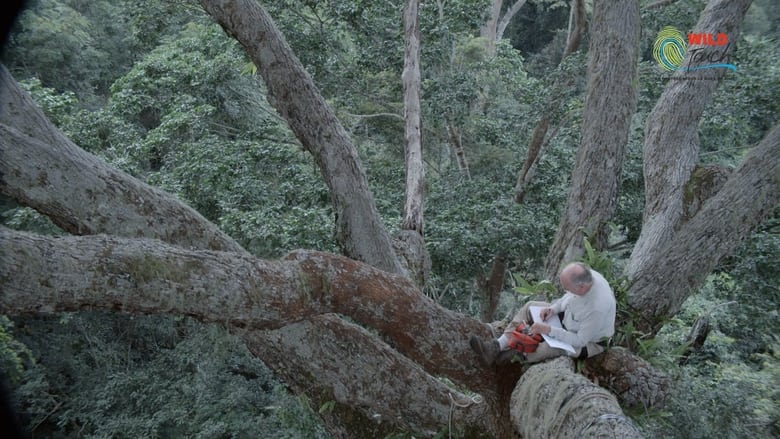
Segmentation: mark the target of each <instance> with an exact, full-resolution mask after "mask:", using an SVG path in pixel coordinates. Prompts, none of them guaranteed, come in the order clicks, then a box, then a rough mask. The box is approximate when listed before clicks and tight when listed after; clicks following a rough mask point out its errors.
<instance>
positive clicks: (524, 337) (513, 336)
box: [509, 322, 542, 353]
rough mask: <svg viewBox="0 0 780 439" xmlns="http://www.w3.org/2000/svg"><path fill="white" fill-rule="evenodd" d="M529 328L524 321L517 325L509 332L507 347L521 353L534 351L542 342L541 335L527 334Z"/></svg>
mask: <svg viewBox="0 0 780 439" xmlns="http://www.w3.org/2000/svg"><path fill="white" fill-rule="evenodd" d="M530 329H531V328H530V327H528V325H526V324H525V322H522V323H520V324H519V325H517V328H515V329H514V330H513V331H512V332H510V333H509V348H510V349H514V350H516V351H518V352H523V353H529V352H536V348H537V347H538V346H539V343H541V342H542V336H541V334H533V335H531V334H529V332H530Z"/></svg>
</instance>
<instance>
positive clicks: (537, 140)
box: [515, 114, 550, 203]
mask: <svg viewBox="0 0 780 439" xmlns="http://www.w3.org/2000/svg"><path fill="white" fill-rule="evenodd" d="M549 127H550V116H549V115H547V114H545V115H543V116H542V118H541V120H539V123H537V124H536V128H534V131H533V134H532V135H531V142H530V143H529V144H528V151H527V152H526V154H525V162H523V169H521V170H520V175H518V176H517V183H516V184H515V202H516V203H522V202H523V199H525V190H526V188H527V187H528V184H529V183H530V182H531V178H532V177H533V175H534V170H535V169H536V164H537V163H539V160H540V158H541V156H542V145H543V144H544V138H545V136H546V135H547V129H548V128H549Z"/></svg>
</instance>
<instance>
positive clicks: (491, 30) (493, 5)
mask: <svg viewBox="0 0 780 439" xmlns="http://www.w3.org/2000/svg"><path fill="white" fill-rule="evenodd" d="M503 6H504V0H493V1H491V2H490V15H489V16H488V17H489V18H488V21H487V22H486V23H485V24H484V25H482V28H481V29H480V30H479V36H481V37H482V38H484V39H485V43H486V44H487V47H486V49H487V50H488V53H495V47H496V45H495V44H494V43H495V41H496V32H497V31H498V20H499V19H500V18H501V8H502V7H503Z"/></svg>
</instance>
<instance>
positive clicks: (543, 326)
mask: <svg viewBox="0 0 780 439" xmlns="http://www.w3.org/2000/svg"><path fill="white" fill-rule="evenodd" d="M548 309H549V308H548ZM549 333H550V325H548V324H547V323H539V322H537V323H534V324H533V325H531V334H549Z"/></svg>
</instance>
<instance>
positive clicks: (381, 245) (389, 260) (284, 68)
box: [201, 0, 403, 273]
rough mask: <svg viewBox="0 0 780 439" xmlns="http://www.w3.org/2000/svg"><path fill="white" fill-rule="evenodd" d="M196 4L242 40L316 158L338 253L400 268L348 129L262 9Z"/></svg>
mask: <svg viewBox="0 0 780 439" xmlns="http://www.w3.org/2000/svg"><path fill="white" fill-rule="evenodd" d="M201 5H202V6H203V8H204V9H205V10H206V12H208V14H209V15H211V16H212V17H213V18H214V19H215V20H216V21H217V22H218V23H219V24H220V25H221V26H222V28H223V29H225V31H226V32H227V33H228V34H230V35H232V36H233V37H234V38H235V39H236V40H238V42H239V43H241V45H242V46H244V49H245V50H246V53H247V54H248V55H249V57H250V58H251V59H252V61H253V62H254V63H255V65H257V69H258V72H259V73H260V74H261V75H262V77H263V80H264V81H265V84H266V87H267V89H268V100H269V102H271V104H272V105H273V106H274V108H276V110H277V111H278V112H279V113H280V114H281V115H282V117H283V118H284V119H285V120H286V121H287V123H288V124H289V125H290V128H291V129H292V131H293V132H294V133H295V136H296V137H297V138H298V140H299V141H300V142H301V144H302V145H303V147H304V148H306V150H307V151H309V152H311V154H312V155H313V156H314V158H315V160H316V161H317V164H318V165H319V167H320V171H321V173H322V176H323V178H324V179H325V182H326V184H327V185H328V188H329V189H330V193H331V197H332V199H333V210H334V212H336V239H337V241H338V242H339V244H340V245H341V246H342V247H343V250H344V253H345V254H346V255H348V256H350V257H352V258H354V259H357V260H360V261H365V262H367V263H369V264H371V265H373V266H375V267H379V268H381V269H383V270H386V271H389V272H392V273H401V272H403V268H402V266H401V264H400V262H399V261H398V259H397V258H396V256H395V253H394V252H393V248H392V243H391V240H390V236H389V235H388V233H387V231H386V230H385V228H384V226H383V225H382V222H381V219H380V218H379V213H378V211H377V209H376V205H375V203H374V198H373V195H372V194H371V191H370V190H369V188H368V181H367V179H366V175H365V172H364V171H363V167H362V165H361V163H360V159H359V157H358V153H357V150H356V149H355V146H354V145H353V144H352V140H351V139H350V138H349V134H348V133H347V131H346V130H345V129H344V127H343V126H342V125H341V122H339V120H338V118H337V117H336V114H335V112H334V111H333V109H332V108H331V107H330V106H329V105H328V104H327V102H325V99H324V98H323V97H322V95H321V94H320V93H319V91H318V90H317V87H316V85H315V84H314V81H313V80H312V79H311V77H310V76H309V74H308V73H306V70H305V69H304V68H303V66H302V65H301V63H300V61H299V60H298V58H297V57H296V56H295V54H294V53H293V52H292V49H291V48H290V46H289V45H288V44H287V41H285V39H284V37H283V36H282V34H281V32H280V31H279V29H277V28H276V25H275V24H274V22H273V20H272V19H271V17H270V16H269V15H268V13H267V12H266V11H265V9H263V7H262V6H260V5H259V4H258V3H257V2H256V1H255V0H201Z"/></svg>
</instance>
